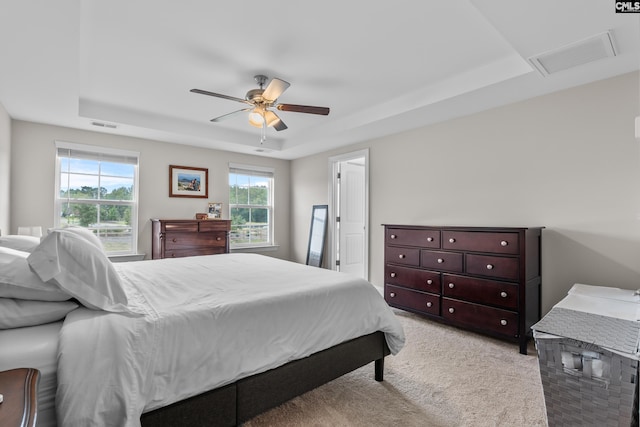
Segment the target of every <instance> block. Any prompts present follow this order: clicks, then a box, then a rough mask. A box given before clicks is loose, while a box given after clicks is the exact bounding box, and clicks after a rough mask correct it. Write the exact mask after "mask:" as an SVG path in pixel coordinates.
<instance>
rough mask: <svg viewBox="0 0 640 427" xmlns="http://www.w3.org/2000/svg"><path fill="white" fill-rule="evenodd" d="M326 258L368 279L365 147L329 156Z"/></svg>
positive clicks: (347, 271) (337, 265) (367, 160)
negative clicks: (328, 212) (327, 256)
mask: <svg viewBox="0 0 640 427" xmlns="http://www.w3.org/2000/svg"><path fill="white" fill-rule="evenodd" d="M329 177H330V179H329V200H330V201H331V205H330V206H331V209H330V221H329V233H328V236H329V242H328V243H329V262H330V264H329V265H330V268H331V269H332V270H337V271H342V272H345V273H350V274H353V275H356V276H358V277H362V278H364V279H367V280H368V279H369V150H368V149H365V150H360V151H356V152H352V153H347V154H342V155H339V156H334V157H330V158H329Z"/></svg>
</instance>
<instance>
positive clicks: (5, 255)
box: [0, 247, 71, 301]
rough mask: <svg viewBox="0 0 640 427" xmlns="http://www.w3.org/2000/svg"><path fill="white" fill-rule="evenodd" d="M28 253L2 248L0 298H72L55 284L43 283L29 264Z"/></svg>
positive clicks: (44, 299) (0, 250) (0, 249)
mask: <svg viewBox="0 0 640 427" xmlns="http://www.w3.org/2000/svg"><path fill="white" fill-rule="evenodd" d="M27 256H29V253H28V252H22V251H17V250H15V249H10V248H4V247H0V298H19V299H25V300H39V301H64V300H68V299H69V298H71V297H70V296H69V295H68V294H67V293H66V292H64V291H62V290H61V289H60V288H58V286H56V285H55V284H53V283H45V282H43V281H42V280H41V279H40V277H38V275H37V274H35V273H34V272H33V271H32V270H31V268H30V267H29V264H28V263H27Z"/></svg>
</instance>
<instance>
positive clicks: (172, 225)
mask: <svg viewBox="0 0 640 427" xmlns="http://www.w3.org/2000/svg"><path fill="white" fill-rule="evenodd" d="M162 227H163V229H164V231H165V232H168V231H174V232H175V231H184V232H189V233H197V232H198V223H197V222H165V223H163V224H162Z"/></svg>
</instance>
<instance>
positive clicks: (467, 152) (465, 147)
mask: <svg viewBox="0 0 640 427" xmlns="http://www.w3.org/2000/svg"><path fill="white" fill-rule="evenodd" d="M639 80H640V78H639V75H638V74H637V73H632V74H628V75H624V76H621V77H618V78H613V79H609V80H605V81H601V82H597V83H594V84H590V85H586V86H582V87H577V88H573V89H570V90H566V91H563V92H559V93H556V94H551V95H546V96H542V97H539V98H535V99H532V100H528V101H525V102H520V103H517V104H512V105H508V106H505V107H501V108H497V109H493V110H490V111H486V112H482V113H479V114H475V115H472V116H468V117H464V118H460V119H456V120H451V121H447V122H444V123H440V124H436V125H432V126H428V127H425V128H421V129H417V130H414V131H410V132H406V133H402V134H398V135H394V136H390V137H385V138H380V139H377V140H373V141H368V142H366V143H361V144H357V145H354V146H352V147H348V148H346V149H341V150H334V151H331V152H327V153H323V154H320V155H315V156H311V157H307V158H302V159H298V160H294V161H293V162H292V166H291V182H292V194H293V195H294V196H293V197H292V203H293V204H292V206H293V212H294V215H293V217H292V221H293V222H292V258H293V259H295V260H298V261H300V260H304V257H305V256H306V241H307V237H308V223H309V218H308V212H309V211H310V205H311V204H313V203H327V201H328V200H327V198H328V176H327V172H328V158H329V157H330V156H333V155H336V154H339V153H345V152H350V151H355V150H357V149H361V148H364V147H369V149H370V213H369V214H370V232H369V239H370V262H369V269H370V276H369V277H370V280H371V281H372V282H373V283H374V284H376V285H378V286H381V285H382V284H383V283H382V282H383V244H384V238H383V237H384V236H383V227H382V226H381V224H385V223H390V224H422V225H431V224H434V225H447V224H448V225H474V226H484V225H487V226H491V225H494V226H545V227H546V228H545V230H544V232H543V248H542V262H543V265H542V269H543V277H542V278H543V281H542V306H543V307H542V308H543V312H546V311H548V310H549V309H550V308H551V306H552V305H553V304H555V303H556V302H557V301H559V300H560V299H561V298H563V297H564V295H566V292H567V290H568V289H569V288H570V287H571V285H572V284H573V283H577V282H580V283H588V284H594V285H606V286H614V287H622V288H628V289H637V288H640V167H639V160H640V153H639V147H640V141H638V140H636V139H635V137H634V128H633V126H634V118H635V116H637V115H638V114H639V112H640V107H639V100H638V93H639V91H638V84H639V83H638V82H639Z"/></svg>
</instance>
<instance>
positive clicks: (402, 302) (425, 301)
mask: <svg viewBox="0 0 640 427" xmlns="http://www.w3.org/2000/svg"><path fill="white" fill-rule="evenodd" d="M384 299H385V300H386V301H387V303H388V304H389V305H390V306H392V307H399V308H409V309H412V310H417V311H421V312H423V313H428V314H433V315H436V316H439V315H440V296H438V295H433V294H429V293H425V292H419V291H414V290H411V289H404V288H400V287H397V286H391V285H384Z"/></svg>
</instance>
